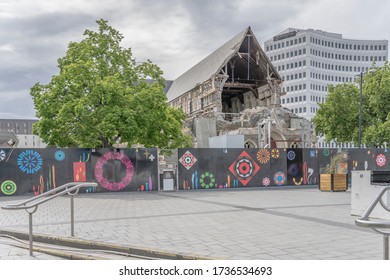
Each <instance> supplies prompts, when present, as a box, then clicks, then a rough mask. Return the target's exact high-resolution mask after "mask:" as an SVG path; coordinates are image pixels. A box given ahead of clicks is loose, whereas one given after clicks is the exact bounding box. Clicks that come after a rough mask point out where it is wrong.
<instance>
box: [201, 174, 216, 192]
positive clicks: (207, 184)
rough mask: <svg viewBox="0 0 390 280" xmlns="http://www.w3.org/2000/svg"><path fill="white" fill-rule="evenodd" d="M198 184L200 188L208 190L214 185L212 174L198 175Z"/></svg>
mask: <svg viewBox="0 0 390 280" xmlns="http://www.w3.org/2000/svg"><path fill="white" fill-rule="evenodd" d="M199 183H200V185H201V187H202V188H204V189H210V188H212V187H214V185H215V176H214V174H213V173H210V172H205V173H203V174H202V175H200V179H199Z"/></svg>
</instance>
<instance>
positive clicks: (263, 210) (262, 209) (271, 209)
mask: <svg viewBox="0 0 390 280" xmlns="http://www.w3.org/2000/svg"><path fill="white" fill-rule="evenodd" d="M164 195H165V196H171V197H175V198H181V199H185V200H194V201H198V202H204V203H208V204H216V205H221V206H227V207H233V208H237V209H242V210H246V211H254V212H261V213H266V214H270V215H275V216H280V217H285V218H293V219H298V220H303V221H308V222H314V223H320V224H324V225H329V226H335V227H342V228H347V229H350V230H357V231H363V232H370V233H374V232H373V231H372V230H370V229H368V228H361V227H358V226H355V225H350V224H346V223H340V222H335V221H329V220H325V219H320V218H313V217H307V216H302V215H296V214H291V213H282V212H278V211H275V210H277V209H288V208H304V207H310V205H308V206H305V205H302V206H290V207H289V206H283V207H269V208H268V207H260V208H257V207H249V206H241V205H235V204H230V203H224V202H215V201H205V200H202V199H194V198H188V197H181V196H178V195H170V194H164ZM346 205H349V204H346V203H343V204H322V205H313V206H312V207H330V206H346Z"/></svg>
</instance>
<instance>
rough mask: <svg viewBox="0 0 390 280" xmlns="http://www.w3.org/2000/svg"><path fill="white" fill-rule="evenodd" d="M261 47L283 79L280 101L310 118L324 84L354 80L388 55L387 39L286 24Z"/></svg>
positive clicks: (325, 90) (323, 94) (323, 96)
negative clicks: (366, 38)
mask: <svg viewBox="0 0 390 280" xmlns="http://www.w3.org/2000/svg"><path fill="white" fill-rule="evenodd" d="M264 48H265V52H266V54H267V56H268V57H269V59H270V60H271V61H272V64H273V65H274V67H275V68H276V69H277V70H278V72H279V74H280V76H281V77H282V80H283V81H284V91H285V92H286V95H285V96H283V97H282V100H281V102H282V105H283V106H284V107H286V108H288V109H290V110H291V111H292V112H294V113H295V114H297V115H298V116H302V117H305V118H307V119H312V117H314V115H315V113H316V112H317V110H318V109H319V106H318V103H323V102H324V101H325V100H326V96H327V94H328V86H329V85H335V84H340V83H348V82H354V81H355V80H356V78H357V76H358V75H359V73H360V72H367V71H368V69H369V68H370V66H371V65H372V64H373V62H375V63H376V66H383V65H384V63H385V61H386V60H387V59H388V41H387V40H357V39H345V38H343V36H342V34H338V33H330V32H325V31H321V30H314V29H304V30H303V29H295V28H288V29H286V30H284V31H282V32H281V33H279V34H278V35H276V36H274V37H273V38H271V39H269V40H267V41H265V43H264Z"/></svg>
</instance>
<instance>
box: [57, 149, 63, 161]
mask: <svg viewBox="0 0 390 280" xmlns="http://www.w3.org/2000/svg"><path fill="white" fill-rule="evenodd" d="M54 157H55V159H56V160H58V161H63V160H64V159H65V153H64V151H61V150H58V151H56V152H55V153H54Z"/></svg>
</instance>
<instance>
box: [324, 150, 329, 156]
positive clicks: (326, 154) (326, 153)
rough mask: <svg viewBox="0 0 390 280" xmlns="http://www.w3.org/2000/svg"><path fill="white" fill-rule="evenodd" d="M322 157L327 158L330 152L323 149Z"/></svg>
mask: <svg viewBox="0 0 390 280" xmlns="http://www.w3.org/2000/svg"><path fill="white" fill-rule="evenodd" d="M323 153H324V156H326V157H327V156H329V155H330V150H329V149H324V150H323Z"/></svg>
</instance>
